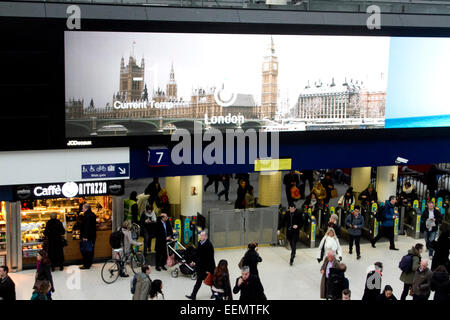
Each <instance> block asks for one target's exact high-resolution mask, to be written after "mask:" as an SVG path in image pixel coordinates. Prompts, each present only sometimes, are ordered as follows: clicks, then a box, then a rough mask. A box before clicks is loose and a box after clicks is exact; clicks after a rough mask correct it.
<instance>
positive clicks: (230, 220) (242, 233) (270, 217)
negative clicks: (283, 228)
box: [207, 206, 279, 248]
mask: <svg viewBox="0 0 450 320" xmlns="http://www.w3.org/2000/svg"><path fill="white" fill-rule="evenodd" d="M278 213H279V211H278V206H271V207H262V208H254V209H246V210H243V209H235V210H233V209H230V210H220V209H216V208H211V209H210V210H209V211H208V218H207V220H208V223H207V224H208V226H209V238H210V240H211V242H212V243H213V244H214V247H216V248H227V247H243V246H247V245H248V244H249V243H250V242H257V243H259V244H276V243H277V227H278Z"/></svg>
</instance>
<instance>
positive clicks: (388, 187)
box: [376, 166, 398, 202]
mask: <svg viewBox="0 0 450 320" xmlns="http://www.w3.org/2000/svg"><path fill="white" fill-rule="evenodd" d="M397 174H398V166H386V167H378V168H377V183H376V189H377V193H378V202H384V201H386V200H388V199H389V197H390V196H394V195H395V194H396V193H397Z"/></svg>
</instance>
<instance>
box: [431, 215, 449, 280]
mask: <svg viewBox="0 0 450 320" xmlns="http://www.w3.org/2000/svg"><path fill="white" fill-rule="evenodd" d="M431 247H432V248H433V249H434V257H433V260H432V263H431V271H434V270H435V269H436V268H437V267H438V266H440V265H443V266H445V267H446V268H447V272H449V273H450V261H449V259H448V256H449V254H450V230H449V229H448V227H447V225H445V224H444V225H442V228H441V234H440V236H439V238H438V240H437V241H436V240H435V241H433V242H432V243H431Z"/></svg>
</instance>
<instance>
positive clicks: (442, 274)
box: [430, 265, 450, 301]
mask: <svg viewBox="0 0 450 320" xmlns="http://www.w3.org/2000/svg"><path fill="white" fill-rule="evenodd" d="M430 289H431V291H435V293H434V298H433V300H437V301H450V278H449V275H448V272H447V269H445V267H444V266H442V265H441V266H439V267H437V268H436V270H435V271H434V272H433V275H432V277H431V282H430Z"/></svg>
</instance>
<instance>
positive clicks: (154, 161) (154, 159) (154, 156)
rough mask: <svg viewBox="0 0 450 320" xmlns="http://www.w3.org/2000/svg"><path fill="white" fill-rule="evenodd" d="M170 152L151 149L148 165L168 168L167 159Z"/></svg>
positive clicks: (148, 154) (148, 152)
mask: <svg viewBox="0 0 450 320" xmlns="http://www.w3.org/2000/svg"><path fill="white" fill-rule="evenodd" d="M167 153H168V150H166V149H151V148H149V149H148V151H147V164H148V165H149V166H150V167H161V166H168V165H169V164H168V161H167V160H168V159H167Z"/></svg>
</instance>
